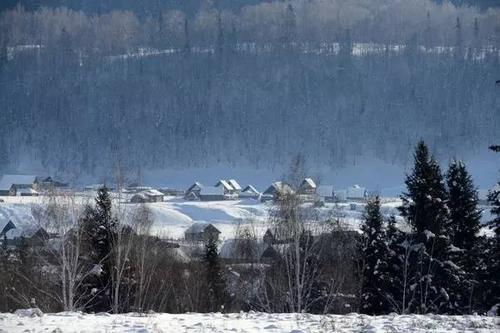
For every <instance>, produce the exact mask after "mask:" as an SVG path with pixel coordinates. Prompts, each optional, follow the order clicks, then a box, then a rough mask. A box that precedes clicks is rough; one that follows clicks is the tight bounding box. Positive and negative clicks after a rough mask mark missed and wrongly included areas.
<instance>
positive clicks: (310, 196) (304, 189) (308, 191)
mask: <svg viewBox="0 0 500 333" xmlns="http://www.w3.org/2000/svg"><path fill="white" fill-rule="evenodd" d="M316 189H317V185H316V183H315V182H314V180H312V178H304V180H303V181H302V183H301V184H300V186H299V188H298V190H297V193H298V195H299V196H300V198H301V199H302V200H303V201H310V202H312V201H315V200H316Z"/></svg>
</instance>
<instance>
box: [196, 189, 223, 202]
mask: <svg viewBox="0 0 500 333" xmlns="http://www.w3.org/2000/svg"><path fill="white" fill-rule="evenodd" d="M229 196H230V195H229V194H226V192H225V191H224V188H223V187H222V186H204V187H202V188H201V191H200V193H199V194H198V198H199V199H200V200H201V201H222V200H226V199H229Z"/></svg>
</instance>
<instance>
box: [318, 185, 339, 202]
mask: <svg viewBox="0 0 500 333" xmlns="http://www.w3.org/2000/svg"><path fill="white" fill-rule="evenodd" d="M316 197H317V200H319V201H323V202H334V201H335V196H334V191H333V185H319V186H318V187H317V188H316Z"/></svg>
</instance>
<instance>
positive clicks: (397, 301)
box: [385, 216, 415, 314]
mask: <svg viewBox="0 0 500 333" xmlns="http://www.w3.org/2000/svg"><path fill="white" fill-rule="evenodd" d="M386 239H387V248H388V253H387V281H388V284H387V287H386V289H385V298H386V299H387V300H388V303H389V311H388V312H397V313H401V314H404V313H406V312H407V311H408V308H410V307H411V306H412V303H413V301H412V296H413V292H412V290H411V288H410V286H411V285H414V283H415V281H414V280H413V277H414V276H415V274H414V270H412V268H413V267H412V266H411V265H410V256H411V254H412V250H413V242H412V240H411V238H410V236H409V235H408V234H406V233H404V232H402V231H400V230H399V229H398V228H397V227H396V218H395V217H394V216H391V217H390V218H389V220H388V221H387V228H386Z"/></svg>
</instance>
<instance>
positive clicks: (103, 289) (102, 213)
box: [82, 186, 117, 312]
mask: <svg viewBox="0 0 500 333" xmlns="http://www.w3.org/2000/svg"><path fill="white" fill-rule="evenodd" d="M111 209H112V204H111V197H110V195H109V191H108V188H107V187H106V186H103V187H101V188H99V190H98V193H97V197H96V199H95V206H94V207H92V206H87V207H86V209H85V214H84V218H83V219H84V220H83V223H82V227H83V228H84V230H83V231H84V232H83V235H84V239H85V240H84V242H85V246H86V250H87V252H88V261H89V262H88V264H89V265H91V266H93V267H94V268H93V273H94V274H91V275H89V277H88V278H87V279H86V281H85V285H84V288H83V289H84V290H83V292H84V293H85V298H87V299H88V301H87V302H86V303H87V306H86V307H87V310H88V311H92V312H103V311H109V310H110V309H111V295H112V293H111V288H112V270H113V261H112V255H111V251H112V248H113V239H114V233H115V232H116V225H117V221H116V219H115V218H114V217H113V214H112V211H111Z"/></svg>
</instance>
